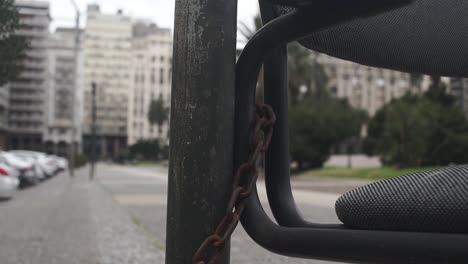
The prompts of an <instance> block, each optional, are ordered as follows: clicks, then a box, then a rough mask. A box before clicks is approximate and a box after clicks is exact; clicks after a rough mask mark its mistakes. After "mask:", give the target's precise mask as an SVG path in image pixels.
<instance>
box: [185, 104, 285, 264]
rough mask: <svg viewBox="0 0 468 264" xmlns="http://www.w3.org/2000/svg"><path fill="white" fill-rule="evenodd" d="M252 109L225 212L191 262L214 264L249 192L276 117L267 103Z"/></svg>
mask: <svg viewBox="0 0 468 264" xmlns="http://www.w3.org/2000/svg"><path fill="white" fill-rule="evenodd" d="M255 109H256V111H255V114H256V115H255V116H256V118H255V127H254V129H253V131H252V137H251V138H252V143H251V150H250V151H251V153H250V156H249V159H248V160H247V161H246V162H245V163H243V164H242V165H240V166H239V168H238V169H237V171H236V173H235V174H234V179H233V184H232V193H231V198H230V199H229V203H228V206H227V210H226V214H225V216H224V217H223V219H222V220H221V222H220V223H219V225H218V226H217V227H216V230H215V231H214V233H213V234H212V235H210V236H208V237H207V238H206V239H205V241H204V242H203V243H202V244H201V245H200V248H199V249H198V250H197V252H195V254H194V255H193V258H192V263H193V264H215V263H217V262H218V259H219V257H220V253H221V251H222V250H223V248H224V245H225V243H226V241H227V240H228V239H229V238H230V237H231V235H232V233H233V232H234V230H235V229H236V227H237V224H238V223H239V220H240V217H241V215H242V212H243V211H244V209H245V206H246V200H247V197H249V196H250V194H251V193H252V191H253V188H254V186H255V183H256V182H257V178H258V171H257V165H258V162H259V160H260V158H261V157H262V155H261V154H263V153H265V152H266V150H267V149H268V146H269V145H270V141H271V137H272V134H273V125H274V123H275V121H276V117H275V113H274V112H273V109H272V108H271V106H269V105H267V104H256V108H255Z"/></svg>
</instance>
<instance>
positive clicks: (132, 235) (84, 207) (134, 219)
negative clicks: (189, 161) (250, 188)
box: [0, 164, 339, 264]
mask: <svg viewBox="0 0 468 264" xmlns="http://www.w3.org/2000/svg"><path fill="white" fill-rule="evenodd" d="M96 176H97V178H96V181H94V182H89V181H88V170H87V168H85V169H81V170H78V171H77V173H76V176H75V178H73V179H72V178H70V177H69V176H68V174H66V173H62V174H60V175H59V176H57V177H55V178H53V179H51V180H49V181H46V182H44V183H42V184H40V185H38V186H36V187H33V188H29V189H26V190H24V191H20V192H19V193H18V194H17V195H16V196H15V197H14V199H13V200H11V201H7V202H1V203H0V238H1V239H0V263H1V264H75V263H76V264H78V263H80V264H133V263H134V264H149V263H151V264H154V263H164V251H165V240H166V237H165V236H166V207H167V203H166V200H167V198H166V197H167V168H164V167H129V166H127V167H125V166H116V165H106V164H99V165H98V166H97V171H96ZM322 183H323V184H327V185H330V184H331V183H330V182H326V183H324V182H322ZM296 185H297V183H294V182H293V186H296ZM299 185H301V184H299ZM302 185H303V184H302ZM335 185H339V184H338V183H335ZM334 190H336V188H335V189H334ZM258 191H259V195H260V196H261V200H262V202H263V203H265V204H264V207H265V208H268V206H267V204H266V193H265V189H264V188H263V184H262V182H261V181H260V182H259V184H258ZM338 195H339V194H337V193H333V192H328V193H325V192H316V191H311V190H310V188H305V189H300V188H295V190H294V196H295V199H296V202H297V203H298V206H299V207H300V209H301V210H302V213H303V214H304V216H305V217H306V218H308V219H310V220H311V221H314V222H317V223H338V222H339V221H338V219H337V217H336V215H335V212H334V209H333V208H334V202H335V200H336V199H337V198H338ZM267 213H268V214H270V215H271V212H268V211H267ZM231 246H232V249H231V260H232V263H252V264H267V263H268V264H274V263H292V264H302V263H313V264H319V263H331V262H323V261H314V260H304V259H292V258H287V257H282V256H278V255H275V254H273V253H270V252H268V251H266V250H264V249H263V248H261V247H260V246H258V245H257V244H255V243H254V242H253V241H252V239H250V238H249V237H248V235H247V234H246V233H245V231H244V230H243V229H242V226H240V225H239V227H238V228H237V230H236V231H235V233H234V235H233V237H232V243H231Z"/></svg>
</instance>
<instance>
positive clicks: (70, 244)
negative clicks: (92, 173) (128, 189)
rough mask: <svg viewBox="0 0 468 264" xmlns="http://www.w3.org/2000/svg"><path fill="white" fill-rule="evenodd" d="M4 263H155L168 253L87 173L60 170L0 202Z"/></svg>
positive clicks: (0, 259) (0, 243)
mask: <svg viewBox="0 0 468 264" xmlns="http://www.w3.org/2000/svg"><path fill="white" fill-rule="evenodd" d="M0 238H1V239H0V263H2V264H75V263H76V264H129V263H135V264H150V263H152V264H154V263H163V251H162V250H161V248H158V247H157V246H156V245H155V244H154V243H153V242H152V241H151V238H150V237H149V236H148V235H147V232H145V231H144V230H142V229H141V228H140V227H138V226H137V225H135V223H134V222H133V220H132V219H131V217H130V216H129V215H128V213H126V212H124V211H123V210H122V208H121V207H120V206H118V205H117V204H116V203H115V202H114V201H113V200H112V199H111V197H110V196H109V195H108V194H107V193H105V192H104V191H103V190H102V188H101V187H100V186H99V185H97V184H96V183H89V182H88V180H87V171H86V170H80V171H78V172H77V173H76V177H75V178H74V179H70V178H69V176H68V175H66V174H64V173H63V174H61V175H59V176H57V177H55V178H53V179H51V180H49V181H47V182H44V183H42V184H41V185H38V186H36V187H33V188H29V189H27V190H24V191H21V192H19V193H18V194H17V195H16V196H15V197H14V199H12V200H11V201H7V202H3V203H0Z"/></svg>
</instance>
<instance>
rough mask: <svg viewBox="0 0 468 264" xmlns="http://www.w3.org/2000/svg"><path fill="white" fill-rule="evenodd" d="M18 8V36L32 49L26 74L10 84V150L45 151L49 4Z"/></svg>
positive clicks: (23, 2)
mask: <svg viewBox="0 0 468 264" xmlns="http://www.w3.org/2000/svg"><path fill="white" fill-rule="evenodd" d="M15 6H16V7H17V9H18V12H19V20H20V27H19V29H18V30H17V32H16V33H17V34H18V35H21V36H24V37H26V39H27V40H28V42H29V47H28V49H27V50H26V52H25V58H24V59H23V61H22V62H21V64H22V72H21V73H20V75H19V76H18V77H17V78H16V79H15V80H14V81H12V82H10V84H9V86H10V89H9V113H8V126H9V130H10V131H9V132H10V137H9V148H12V149H32V150H41V149H42V136H43V133H44V129H45V123H44V121H45V108H46V103H45V100H46V89H47V86H48V84H47V81H48V56H47V43H48V37H49V23H50V15H49V3H47V2H40V1H30V0H16V1H15Z"/></svg>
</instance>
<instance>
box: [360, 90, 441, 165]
mask: <svg viewBox="0 0 468 264" xmlns="http://www.w3.org/2000/svg"><path fill="white" fill-rule="evenodd" d="M431 107H432V106H431V104H430V102H429V101H428V100H425V99H422V98H420V97H418V96H414V95H409V94H407V95H405V96H403V97H402V98H400V99H397V100H394V101H392V102H390V103H389V104H388V105H386V106H385V107H383V108H382V109H380V110H379V111H378V112H377V113H376V115H375V117H374V118H373V119H372V120H371V121H370V122H369V124H368V136H367V138H366V140H365V141H364V145H365V147H364V149H365V150H366V152H367V153H368V154H378V155H380V156H381V159H382V162H383V163H384V164H392V165H397V166H398V167H416V166H420V165H421V164H422V163H423V159H424V155H425V153H426V152H427V148H428V146H427V142H428V140H429V138H430V136H431V134H430V130H431V122H430V118H431V117H430V115H431V112H430V111H431Z"/></svg>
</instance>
